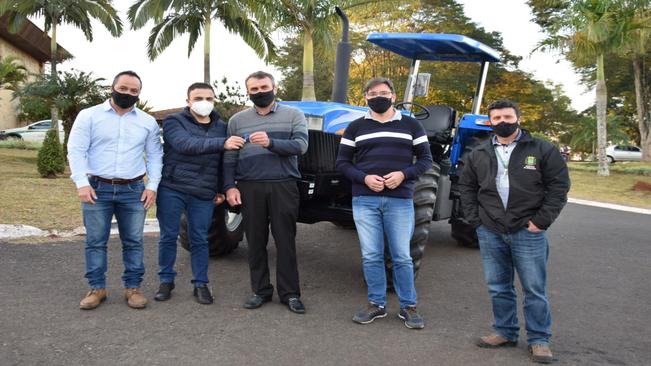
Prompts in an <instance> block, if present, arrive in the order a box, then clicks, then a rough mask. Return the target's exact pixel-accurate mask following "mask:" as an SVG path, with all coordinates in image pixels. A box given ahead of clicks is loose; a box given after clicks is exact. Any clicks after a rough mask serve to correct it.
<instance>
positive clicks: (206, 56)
mask: <svg viewBox="0 0 651 366" xmlns="http://www.w3.org/2000/svg"><path fill="white" fill-rule="evenodd" d="M205 21H206V23H205V25H204V28H203V33H204V34H203V82H204V83H206V84H210V25H211V24H210V22H211V18H210V14H208V15H206V19H205Z"/></svg>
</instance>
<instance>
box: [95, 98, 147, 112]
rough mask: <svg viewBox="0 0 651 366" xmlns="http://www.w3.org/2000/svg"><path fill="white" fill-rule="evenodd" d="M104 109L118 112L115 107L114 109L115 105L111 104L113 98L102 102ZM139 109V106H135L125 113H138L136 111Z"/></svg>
mask: <svg viewBox="0 0 651 366" xmlns="http://www.w3.org/2000/svg"><path fill="white" fill-rule="evenodd" d="M102 109H103V110H104V111H105V112H108V111H111V110H112V111H114V112H116V111H115V109H113V106H112V105H111V99H107V100H106V101H105V102H104V103H102ZM137 109H138V108H137V107H135V106H134V107H133V108H131V110H130V111H128V112H127V113H125V114H129V113H133V114H137V112H136V110H137ZM116 113H117V112H116Z"/></svg>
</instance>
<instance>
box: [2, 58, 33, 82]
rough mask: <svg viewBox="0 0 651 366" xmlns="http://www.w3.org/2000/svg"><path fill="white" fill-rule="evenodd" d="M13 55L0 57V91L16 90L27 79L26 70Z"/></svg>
mask: <svg viewBox="0 0 651 366" xmlns="http://www.w3.org/2000/svg"><path fill="white" fill-rule="evenodd" d="M17 60H18V58H17V57H16V56H14V55H8V56H6V57H0V89H8V90H14V91H15V90H16V89H17V87H18V85H19V84H21V83H23V82H25V80H26V79H27V69H25V66H23V65H20V64H18V63H17Z"/></svg>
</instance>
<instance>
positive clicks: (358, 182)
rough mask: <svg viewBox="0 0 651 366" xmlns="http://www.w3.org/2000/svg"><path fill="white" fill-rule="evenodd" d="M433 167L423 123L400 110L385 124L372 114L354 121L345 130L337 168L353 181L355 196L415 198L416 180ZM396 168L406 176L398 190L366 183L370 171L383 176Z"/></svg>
mask: <svg viewBox="0 0 651 366" xmlns="http://www.w3.org/2000/svg"><path fill="white" fill-rule="evenodd" d="M414 155H415V156H416V162H414ZM431 167H432V155H431V153H430V149H429V142H428V141H427V135H426V134H425V130H424V129H423V126H421V124H420V122H418V121H417V120H415V119H414V118H411V117H408V116H403V115H402V114H400V112H396V115H395V116H394V118H393V119H392V120H391V121H388V122H384V123H382V122H378V121H375V120H374V119H372V118H371V117H370V115H369V114H367V115H366V116H365V117H362V118H360V119H357V120H355V121H353V122H352V123H351V124H350V125H349V126H348V127H347V128H346V132H344V135H343V137H342V139H341V143H340V145H339V155H338V156H337V169H339V170H340V171H341V172H342V173H343V174H344V175H345V176H346V178H348V179H349V180H350V181H351V182H352V185H353V196H389V197H397V198H412V197H413V195H414V183H415V181H416V179H418V177H419V176H420V175H421V174H423V173H424V172H425V171H426V170H428V169H430V168H431ZM394 171H401V172H403V173H404V175H405V180H404V181H403V182H402V184H400V185H399V186H398V187H396V188H395V189H388V188H385V189H384V190H382V191H380V192H377V193H376V192H373V191H372V190H371V189H370V188H368V187H367V186H366V184H365V183H364V178H365V177H366V176H367V175H369V174H376V175H379V176H384V175H386V174H388V173H390V172H394Z"/></svg>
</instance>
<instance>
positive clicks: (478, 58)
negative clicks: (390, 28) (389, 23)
mask: <svg viewBox="0 0 651 366" xmlns="http://www.w3.org/2000/svg"><path fill="white" fill-rule="evenodd" d="M366 40H367V41H369V42H371V43H374V44H376V45H378V46H380V47H382V48H384V49H386V50H388V51H391V52H393V53H397V54H399V55H400V56H403V57H406V58H408V59H411V60H427V61H458V62H499V61H500V53H499V52H498V51H496V50H494V49H493V48H491V47H489V46H486V45H485V44H483V43H481V42H479V41H476V40H474V39H472V38H468V37H466V36H462V35H458V34H443V33H371V34H369V35H368V37H367V38H366Z"/></svg>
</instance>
